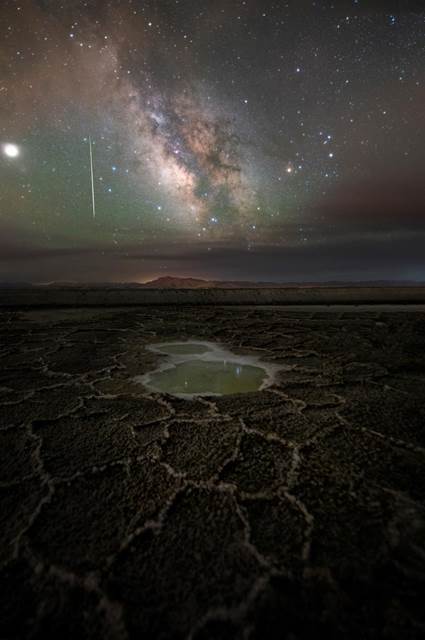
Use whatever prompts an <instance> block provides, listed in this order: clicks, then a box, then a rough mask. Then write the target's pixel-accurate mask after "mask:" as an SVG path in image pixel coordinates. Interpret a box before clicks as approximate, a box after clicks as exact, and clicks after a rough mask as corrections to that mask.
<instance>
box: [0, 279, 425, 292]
mask: <svg viewBox="0 0 425 640" xmlns="http://www.w3.org/2000/svg"><path fill="white" fill-rule="evenodd" d="M423 285H424V283H421V282H415V281H414V280H400V281H397V280H369V281H360V282H344V281H336V280H331V281H328V282H250V281H238V280H203V279H201V278H179V277H175V276H163V277H161V278H156V279H155V280H151V281H150V282H143V283H142V282H48V283H43V284H31V283H25V282H14V283H13V282H9V283H0V289H28V288H43V289H45V288H47V289H288V288H300V287H301V288H302V287H305V288H309V287H420V286H423Z"/></svg>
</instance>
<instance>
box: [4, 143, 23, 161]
mask: <svg viewBox="0 0 425 640" xmlns="http://www.w3.org/2000/svg"><path fill="white" fill-rule="evenodd" d="M3 153H4V155H5V156H7V157H8V158H17V157H18V156H19V153H20V151H19V147H18V146H17V145H16V144H12V143H11V142H8V143H6V144H4V145H3Z"/></svg>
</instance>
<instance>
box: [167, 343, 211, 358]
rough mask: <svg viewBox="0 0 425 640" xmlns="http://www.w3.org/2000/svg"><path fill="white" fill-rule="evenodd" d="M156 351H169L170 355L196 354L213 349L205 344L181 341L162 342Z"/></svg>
mask: <svg viewBox="0 0 425 640" xmlns="http://www.w3.org/2000/svg"><path fill="white" fill-rule="evenodd" d="M156 351H159V352H161V353H169V354H170V355H178V356H194V355H202V354H203V353H208V351H211V349H210V347H207V345H204V344H197V343H191V342H186V343H185V342H181V343H176V344H172V343H169V344H161V345H160V346H159V347H157V348H156Z"/></svg>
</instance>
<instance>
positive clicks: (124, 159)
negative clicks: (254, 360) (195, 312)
mask: <svg viewBox="0 0 425 640" xmlns="http://www.w3.org/2000/svg"><path fill="white" fill-rule="evenodd" d="M385 4H386V7H385V8H384V9H383V8H382V3H377V2H370V1H368V2H367V1H366V0H352V1H347V2H345V1H344V0H342V1H341V2H338V3H334V2H329V1H327V0H316V1H311V0H309V1H307V0H300V1H299V2H296V3H294V2H273V1H267V2H266V1H260V0H199V2H193V1H191V0H163V1H154V0H147V1H143V0H118V1H114V2H108V1H102V2H101V1H100V0H86V1H83V0H71V1H70V2H66V3H65V2H61V1H57V0H23V1H22V2H19V1H18V0H16V1H15V0H4V1H3V3H2V6H1V9H0V12H1V15H2V20H1V32H2V40H1V60H2V68H3V70H4V73H2V77H1V80H0V143H1V151H2V153H1V157H0V176H1V183H2V189H1V193H0V231H1V237H2V240H1V242H2V258H1V260H0V278H1V279H3V280H7V279H9V280H10V279H15V280H16V279H29V280H35V281H40V280H43V281H45V280H51V279H54V278H57V277H58V276H59V277H60V278H61V279H76V280H127V279H134V280H143V279H147V278H149V277H152V276H155V275H159V274H160V273H163V272H172V273H175V274H180V275H198V276H207V277H208V276H211V277H221V278H226V277H228V278H236V277H238V278H239V277H243V278H246V279H248V278H251V279H257V280H259V279H264V278H267V279H274V280H294V279H304V280H305V279H307V280H326V279H346V280H347V279H385V278H391V279H424V278H425V265H424V260H423V250H422V248H421V247H423V246H424V240H425V208H424V207H425V197H424V194H423V190H422V185H423V175H422V174H423V171H424V163H423V148H424V142H425V140H424V133H423V132H424V130H425V128H424V124H425V122H424V120H425V116H424V114H425V109H424V103H425V100H424V99H425V90H424V80H425V77H424V76H425V64H424V63H425V52H424V42H425V39H424V35H425V9H423V7H421V3H417V2H409V1H406V2H404V3H400V2H388V3H385ZM90 139H91V140H92V149H93V162H94V197H95V201H96V216H95V217H93V215H92V192H91V184H90V156H89V140H90ZM34 256H36V257H37V263H36V264H35V263H34V260H33V258H34Z"/></svg>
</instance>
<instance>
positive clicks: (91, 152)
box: [89, 137, 96, 219]
mask: <svg viewBox="0 0 425 640" xmlns="http://www.w3.org/2000/svg"><path fill="white" fill-rule="evenodd" d="M89 146H90V176H91V199H92V206H93V219H95V218H96V200H95V196H94V172H93V149H92V144H91V137H89Z"/></svg>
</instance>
